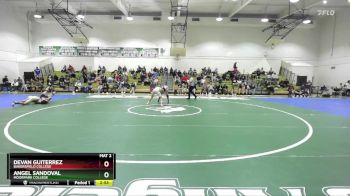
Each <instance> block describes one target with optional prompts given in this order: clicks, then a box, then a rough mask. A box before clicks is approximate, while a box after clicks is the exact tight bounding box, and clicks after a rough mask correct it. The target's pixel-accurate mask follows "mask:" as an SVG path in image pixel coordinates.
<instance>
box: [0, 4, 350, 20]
mask: <svg viewBox="0 0 350 196" xmlns="http://www.w3.org/2000/svg"><path fill="white" fill-rule="evenodd" d="M112 1H115V2H116V1H118V0H69V9H70V11H71V10H74V11H80V10H82V11H83V12H84V13H85V14H86V15H122V13H121V11H120V9H118V7H117V6H116V5H115V4H113V3H112ZM122 1H123V4H124V5H125V7H126V9H127V10H130V12H131V13H132V14H133V15H134V16H138V15H139V16H141V15H142V16H163V17H167V16H168V15H169V13H170V10H171V3H170V0H122ZM173 1H174V0H173ZM177 1H180V3H186V2H187V0H177ZM2 2H5V3H8V4H11V5H13V6H15V7H18V8H21V9H26V10H29V11H35V10H36V3H37V9H38V10H47V9H48V8H51V5H50V4H51V3H52V2H54V3H55V4H56V5H57V4H59V3H60V2H61V3H60V4H59V6H60V7H64V8H66V5H67V3H66V0H63V1H61V0H2ZM288 8H289V0H189V4H188V9H189V14H190V16H191V17H217V16H218V15H221V16H223V17H227V16H230V15H232V14H233V13H234V15H233V16H232V18H242V17H245V18H247V17H248V18H261V17H262V16H269V17H271V18H280V17H282V16H285V15H288V13H289V11H288V10H289V9H288ZM302 8H307V9H306V13H307V14H310V15H317V10H320V9H328V10H329V9H335V10H337V9H349V10H350V3H349V2H348V0H328V3H327V4H326V5H324V4H322V1H321V0H300V1H299V2H298V3H296V4H292V5H291V11H292V12H293V11H295V10H297V9H302Z"/></svg>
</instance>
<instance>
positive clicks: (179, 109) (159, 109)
mask: <svg viewBox="0 0 350 196" xmlns="http://www.w3.org/2000/svg"><path fill="white" fill-rule="evenodd" d="M146 110H152V111H156V112H160V113H166V114H168V113H172V112H182V111H185V110H186V109H185V108H184V107H172V106H164V107H149V108H146Z"/></svg>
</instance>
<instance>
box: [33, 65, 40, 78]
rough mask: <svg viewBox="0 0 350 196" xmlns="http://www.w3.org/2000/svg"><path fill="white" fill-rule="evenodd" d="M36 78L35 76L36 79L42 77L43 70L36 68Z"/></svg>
mask: <svg viewBox="0 0 350 196" xmlns="http://www.w3.org/2000/svg"><path fill="white" fill-rule="evenodd" d="M34 76H35V77H36V78H39V77H41V70H40V69H39V67H36V68H35V69H34Z"/></svg>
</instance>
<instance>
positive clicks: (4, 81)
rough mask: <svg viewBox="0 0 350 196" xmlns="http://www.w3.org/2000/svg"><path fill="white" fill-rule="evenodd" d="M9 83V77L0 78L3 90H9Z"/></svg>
mask: <svg viewBox="0 0 350 196" xmlns="http://www.w3.org/2000/svg"><path fill="white" fill-rule="evenodd" d="M10 88H11V83H10V82H9V79H8V78H7V76H5V77H4V78H3V79H2V90H3V91H5V89H6V91H8V92H9V91H10V90H11V89H10Z"/></svg>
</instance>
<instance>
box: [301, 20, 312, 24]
mask: <svg viewBox="0 0 350 196" xmlns="http://www.w3.org/2000/svg"><path fill="white" fill-rule="evenodd" d="M303 23H304V24H310V23H311V20H310V19H305V20H303Z"/></svg>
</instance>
